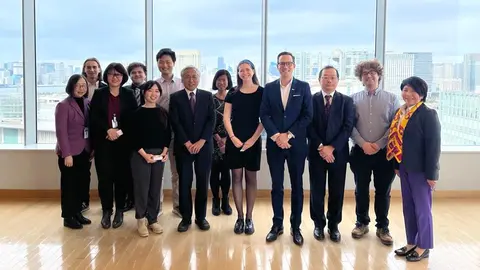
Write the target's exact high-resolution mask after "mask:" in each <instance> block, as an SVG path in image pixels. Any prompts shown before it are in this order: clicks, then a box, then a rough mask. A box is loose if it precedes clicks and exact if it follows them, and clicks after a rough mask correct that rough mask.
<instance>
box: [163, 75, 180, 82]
mask: <svg viewBox="0 0 480 270" xmlns="http://www.w3.org/2000/svg"><path fill="white" fill-rule="evenodd" d="M166 81H167V80H165V78H163V76H160V83H164V82H166ZM176 81H177V78H175V75H174V76H172V81H171V83H175V82H176Z"/></svg>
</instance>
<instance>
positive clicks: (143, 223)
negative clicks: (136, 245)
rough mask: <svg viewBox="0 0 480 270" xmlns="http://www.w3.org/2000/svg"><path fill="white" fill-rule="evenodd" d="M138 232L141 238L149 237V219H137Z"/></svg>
mask: <svg viewBox="0 0 480 270" xmlns="http://www.w3.org/2000/svg"><path fill="white" fill-rule="evenodd" d="M137 231H138V234H139V235H140V236H141V237H147V236H148V228H147V219H146V218H141V219H137Z"/></svg>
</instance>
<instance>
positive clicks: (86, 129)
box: [83, 127, 88, 139]
mask: <svg viewBox="0 0 480 270" xmlns="http://www.w3.org/2000/svg"><path fill="white" fill-rule="evenodd" d="M83 138H84V139H88V128H87V127H86V128H84V129H83Z"/></svg>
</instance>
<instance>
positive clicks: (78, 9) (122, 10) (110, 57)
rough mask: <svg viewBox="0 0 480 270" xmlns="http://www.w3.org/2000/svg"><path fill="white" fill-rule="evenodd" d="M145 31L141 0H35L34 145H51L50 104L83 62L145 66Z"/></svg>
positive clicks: (52, 109)
mask: <svg viewBox="0 0 480 270" xmlns="http://www.w3.org/2000/svg"><path fill="white" fill-rule="evenodd" d="M144 29H145V1H127V0H119V1H115V4H112V3H110V2H107V1H95V0H85V1H62V0H48V1H36V33H37V39H36V46H37V51H36V56H37V141H38V143H55V142H56V137H55V118H54V113H55V106H56V105H57V103H58V101H61V100H63V99H64V98H65V97H66V96H67V94H66V93H65V85H66V83H67V81H68V78H69V77H70V76H71V75H72V74H79V73H82V66H83V62H84V61H85V59H87V58H90V57H95V58H97V59H98V60H99V61H100V66H101V68H105V67H106V66H107V65H108V64H110V63H111V62H120V63H122V64H124V65H125V68H126V66H127V65H128V64H129V63H130V62H134V61H138V62H145V30H144ZM28 132H30V131H28Z"/></svg>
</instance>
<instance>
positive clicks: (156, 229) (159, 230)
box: [148, 222, 163, 234]
mask: <svg viewBox="0 0 480 270" xmlns="http://www.w3.org/2000/svg"><path fill="white" fill-rule="evenodd" d="M148 227H150V229H152V231H153V232H154V233H156V234H161V233H163V227H162V225H160V224H159V223H158V222H155V223H152V224H150V225H149V226H148Z"/></svg>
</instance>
